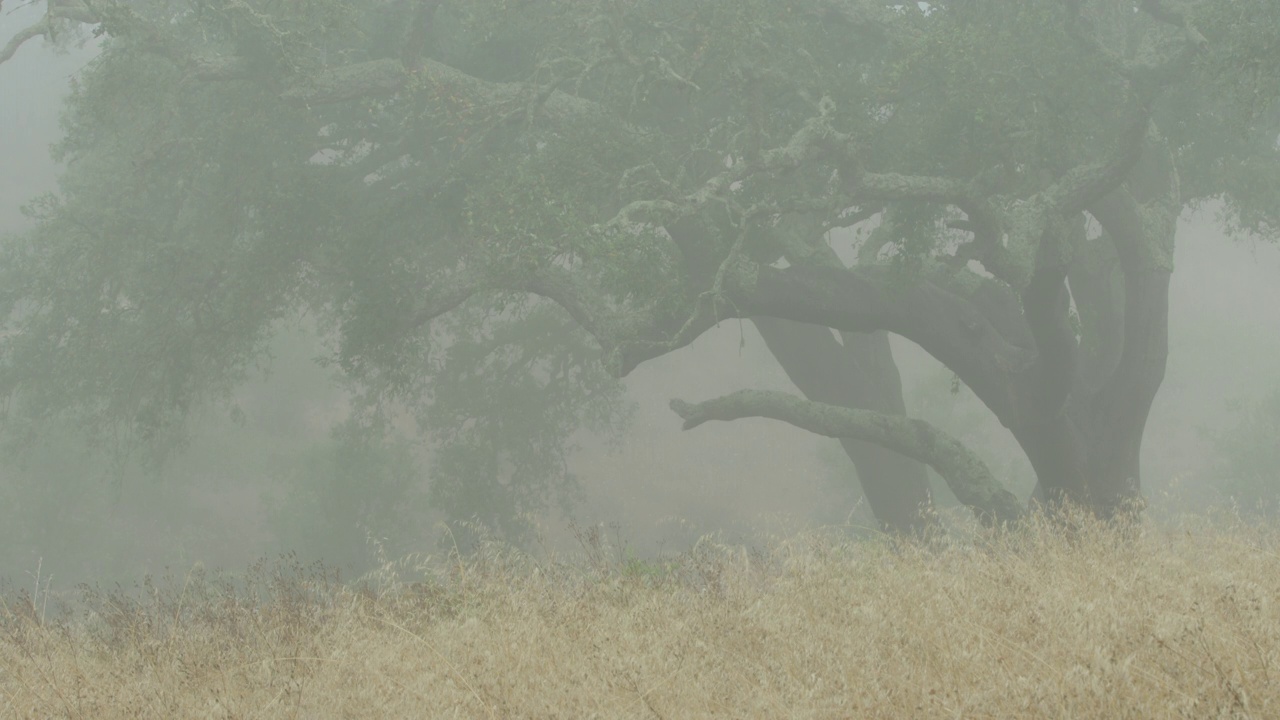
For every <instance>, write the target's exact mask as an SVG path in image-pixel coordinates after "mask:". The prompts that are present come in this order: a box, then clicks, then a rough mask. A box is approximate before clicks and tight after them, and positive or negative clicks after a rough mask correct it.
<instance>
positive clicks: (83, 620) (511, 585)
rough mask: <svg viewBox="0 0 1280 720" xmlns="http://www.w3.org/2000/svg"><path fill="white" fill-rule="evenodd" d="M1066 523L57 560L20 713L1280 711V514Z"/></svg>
mask: <svg viewBox="0 0 1280 720" xmlns="http://www.w3.org/2000/svg"><path fill="white" fill-rule="evenodd" d="M1055 522H1060V521H1055ZM1048 523H1049V521H1046V520H1033V521H1030V522H1028V523H1027V524H1026V525H1025V526H1024V527H1022V528H1020V529H1019V530H1017V531H1015V532H1011V533H1006V534H1004V535H995V534H992V533H991V532H989V531H985V530H977V529H973V528H969V529H968V530H966V531H964V532H962V533H961V532H953V533H952V534H951V535H949V536H948V537H947V539H944V540H940V541H935V542H933V543H931V544H922V543H920V542H898V541H890V540H888V539H884V538H881V539H871V540H860V541H850V540H848V539H844V538H843V537H838V536H836V535H834V534H831V533H809V534H804V535H800V536H793V537H789V538H774V539H772V540H770V541H768V542H763V541H762V543H761V544H760V545H758V546H756V547H754V548H752V547H747V546H735V545H729V544H725V543H722V542H719V541H717V540H716V539H714V538H711V537H708V538H704V539H703V540H702V541H701V542H699V543H698V544H697V546H696V547H695V548H694V549H693V550H692V551H691V552H688V553H685V554H683V555H680V556H678V557H673V558H670V559H668V560H664V561H645V560H640V559H637V558H634V557H629V556H628V555H627V554H626V553H625V552H620V551H618V549H617V548H616V547H614V546H613V545H611V543H610V542H609V539H608V538H607V537H606V534H604V533H600V532H597V531H595V530H593V529H587V530H584V531H582V532H581V534H580V540H581V544H582V552H581V553H580V554H579V555H578V556H576V557H573V558H568V557H558V556H555V555H553V554H550V553H544V554H543V555H542V556H538V555H537V554H536V553H535V554H525V553H521V552H518V551H515V550H512V549H510V548H509V547H505V546H502V545H499V544H497V543H496V542H495V543H492V544H489V545H487V546H484V547H483V549H482V550H481V551H479V552H477V553H474V554H469V555H467V556H466V557H465V558H464V557H461V556H458V555H454V556H451V557H444V558H438V559H431V558H409V559H407V560H404V561H400V562H388V563H386V564H385V565H384V566H383V568H382V569H381V570H380V571H377V572H375V573H373V574H371V575H369V576H366V577H365V578H363V579H362V581H361V582H360V583H358V584H356V585H350V584H342V583H338V582H336V580H335V578H334V577H333V576H331V575H329V574H327V573H326V572H325V570H324V569H323V568H321V567H318V566H304V565H302V564H300V563H296V562H293V563H291V562H288V561H285V562H282V563H277V564H275V565H267V564H261V565H258V566H255V567H254V568H251V569H250V571H249V572H248V573H246V574H245V575H243V576H241V577H238V578H230V577H223V576H215V575H212V574H205V573H203V572H201V571H200V570H199V569H197V570H195V571H192V572H191V573H189V574H186V575H185V576H182V575H180V576H175V577H171V578H168V579H166V580H163V581H156V582H148V583H145V584H144V585H143V586H142V587H141V588H138V589H137V590H138V591H137V592H135V591H130V590H124V589H120V588H117V589H115V590H113V591H103V590H101V589H89V588H82V589H81V591H80V593H79V596H78V597H77V598H76V599H74V600H70V599H67V598H59V597H49V596H48V595H47V594H46V593H43V592H42V590H41V588H40V586H39V583H38V580H37V582H36V584H35V590H34V592H32V591H31V590H30V589H28V590H26V591H21V590H15V589H13V588H10V589H9V590H8V591H6V593H5V595H4V597H5V602H4V605H3V607H2V608H0V716H4V717H37V716H39V717H55V716H56V717H68V718H171V717H221V718H248V717H263V716H268V717H306V718H327V717H334V718H360V717H475V718H487V717H501V718H517V717H529V718H534V717H582V718H587V717H664V718H677V717H679V718H691V717H867V718H871V717H885V718H902V717H918V718H927V717H947V718H952V717H1107V718H1124V717H1141V718H1163V717H1195V718H1208V717H1241V718H1244V717H1257V718H1262V717H1275V716H1276V713H1277V708H1280V683H1276V682H1275V677H1274V675H1275V673H1276V672H1277V669H1276V664H1277V662H1280V606H1277V605H1276V602H1275V598H1277V597H1280V554H1278V552H1277V550H1278V547H1280V534H1277V533H1276V531H1275V530H1272V529H1261V528H1260V527H1259V526H1255V525H1249V524H1246V523H1242V522H1238V521H1235V520H1232V519H1231V518H1219V519H1216V520H1212V521H1211V520H1205V519H1204V518H1198V519H1191V518H1188V519H1184V520H1183V521H1181V522H1179V523H1174V524H1172V525H1167V526H1157V525H1155V524H1154V523H1153V522H1152V521H1150V520H1145V521H1138V522H1135V523H1130V524H1128V525H1123V526H1116V525H1114V524H1112V525H1105V524H1102V523H1100V522H1099V521H1096V520H1092V519H1088V518H1083V517H1076V518H1069V519H1068V520H1067V523H1068V525H1069V526H1070V527H1069V528H1068V529H1067V531H1065V532H1064V531H1063V527H1062V526H1061V525H1060V524H1054V525H1052V526H1051V525H1049V524H1048Z"/></svg>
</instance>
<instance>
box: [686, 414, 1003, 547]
mask: <svg viewBox="0 0 1280 720" xmlns="http://www.w3.org/2000/svg"><path fill="white" fill-rule="evenodd" d="M671 409H672V410H674V411H675V412H676V414H677V415H679V416H680V417H681V418H683V419H684V421H685V422H684V429H686V430H691V429H693V428H695V427H697V426H699V425H701V424H702V423H705V422H707V421H709V420H725V421H728V420H737V419H739V418H745V417H767V418H773V419H775V420H781V421H783V422H787V423H791V424H792V425H795V426H796V427H799V428H802V429H805V430H808V431H810V432H814V433H818V434H820V435H826V436H827V437H835V438H840V437H850V438H858V439H861V440H868V441H870V442H874V443H876V444H878V445H883V446H885V447H887V448H891V449H893V450H895V451H897V452H900V453H903V454H905V455H910V456H911V457H914V458H916V459H918V460H920V461H921V462H925V463H928V464H929V466H930V467H932V468H933V469H935V470H937V471H938V474H939V475H941V476H942V478H943V480H945V481H946V482H947V486H948V487H950V488H951V491H952V492H954V493H955V495H956V497H957V498H959V499H960V502H962V503H964V504H965V505H967V506H969V507H970V508H971V509H973V511H974V513H975V514H976V515H977V516H978V518H979V519H980V520H982V522H983V523H985V524H987V525H998V524H1001V523H1009V522H1014V521H1016V520H1018V519H1019V518H1020V517H1022V513H1023V508H1022V505H1021V504H1020V503H1019V502H1018V499H1017V498H1016V497H1015V496H1014V495H1013V493H1011V492H1009V491H1008V490H1006V489H1004V488H1003V487H1001V486H1000V483H998V482H996V480H995V478H994V477H992V475H991V471H990V470H989V469H987V466H986V464H985V463H983V462H982V460H981V459H980V458H979V457H978V456H977V455H975V454H974V453H973V451H972V450H970V449H969V448H967V447H965V446H964V444H963V443H961V442H960V441H958V440H956V439H955V438H953V437H951V436H950V435H947V434H946V433H943V432H941V431H939V430H938V429H937V428H935V427H933V426H932V425H930V424H929V423H927V422H925V421H923V420H915V419H911V418H905V417H900V416H896V415H886V414H884V413H877V412H872V411H870V410H850V409H849V408H842V407H836V406H835V405H827V404H825V403H816V402H812V401H806V400H802V399H800V398H798V397H795V396H792V395H788V394H787V393H780V392H774V391H767V390H740V391H738V392H736V393H732V394H730V395H726V396H724V397H720V398H716V399H714V400H707V401H705V402H701V403H698V404H696V405H692V404H689V403H687V402H684V401H681V400H672V401H671Z"/></svg>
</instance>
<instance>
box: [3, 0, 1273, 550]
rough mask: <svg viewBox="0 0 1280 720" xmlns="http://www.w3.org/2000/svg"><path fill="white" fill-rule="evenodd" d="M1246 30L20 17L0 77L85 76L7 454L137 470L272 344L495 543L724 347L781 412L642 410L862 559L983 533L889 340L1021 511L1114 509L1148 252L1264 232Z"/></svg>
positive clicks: (935, 20)
mask: <svg viewBox="0 0 1280 720" xmlns="http://www.w3.org/2000/svg"><path fill="white" fill-rule="evenodd" d="M1277 14H1278V11H1277V10H1276V8H1275V7H1273V4H1271V3H1265V2H1257V3H1239V2H1229V1H1227V0H1196V1H1189V2H1178V3H1173V2H1161V1H1160V0H1142V1H1141V2H1129V3H1117V2H1113V1H1111V0H1033V1H1030V2H1019V3H1007V2H997V1H995V0H976V1H972V2H963V3H961V2H936V3H929V4H921V5H910V4H908V5H888V4H883V3H878V2H875V1H874V0H795V1H793V2H778V1H777V0H653V1H651V2H631V1H629V0H592V1H587V2H584V1H582V0H538V1H537V2H531V1H520V0H467V1H466V2H462V1H460V0H390V1H387V0H303V1H300V2H292V3H279V2H275V1H274V0H168V1H163V2H162V1H160V0H105V1H103V0H95V1H94V2H83V3H78V2H75V1H74V0H57V1H53V0H51V2H50V3H49V10H48V13H47V15H46V17H45V19H44V20H42V21H41V23H39V24H37V25H36V26H33V27H32V28H29V29H27V30H25V31H23V32H22V33H20V34H19V35H18V36H17V37H15V38H14V39H13V40H12V41H10V42H9V44H8V45H7V46H6V47H5V48H4V49H3V50H0V62H3V61H4V60H6V59H8V58H9V57H11V56H12V55H13V54H14V52H16V51H17V50H18V49H19V47H20V46H21V45H22V43H23V42H25V41H26V40H28V39H30V38H32V37H36V36H38V35H45V36H46V37H49V36H53V35H55V34H56V33H62V32H75V31H76V29H77V28H92V32H93V33H95V34H96V35H99V36H101V38H102V51H101V54H100V55H99V56H98V57H97V59H96V60H95V61H94V62H93V63H92V65H91V66H89V67H88V68H86V69H85V70H84V72H82V73H80V75H79V76H78V77H77V78H76V79H75V80H74V82H73V87H72V93H71V96H70V98H69V100H68V105H67V110H66V114H65V120H64V125H65V131H66V137H65V139H64V140H63V141H62V142H61V143H60V144H59V145H58V146H57V148H56V155H57V158H58V159H59V160H60V161H61V162H63V163H65V166H66V170H65V171H64V173H63V175H62V181H61V185H60V188H59V191H58V192H57V193H56V194H52V195H49V196H47V197H44V198H41V199H40V200H39V201H37V202H36V203H34V204H33V205H32V206H31V207H30V210H29V211H30V213H31V214H32V216H33V218H34V219H35V220H36V224H35V227H34V229H33V230H31V231H30V232H27V233H25V234H23V235H21V236H17V237H11V238H9V239H7V240H6V242H5V244H4V246H3V257H2V258H0V273H3V276H2V277H0V288H2V290H0V293H2V294H0V317H2V318H4V323H5V327H4V331H3V340H2V341H0V392H3V393H4V394H5V395H7V396H8V397H9V398H10V399H11V402H10V405H9V411H8V416H7V420H8V424H9V426H10V427H11V428H15V429H19V430H21V429H30V428H36V427H38V426H39V423H41V422H43V421H46V420H48V419H50V418H54V417H71V418H75V419H76V420H78V421H80V422H82V423H84V425H85V427H87V428H90V429H96V430H98V431H101V432H104V433H111V434H113V436H119V435H121V434H122V436H123V437H125V438H126V439H131V440H143V441H145V440H147V439H152V438H155V437H156V436H157V435H159V434H163V433H165V432H167V431H168V430H170V429H172V428H173V427H175V426H176V425H180V423H181V420H182V418H184V417H185V416H186V415H187V414H188V413H189V411H190V410H191V409H192V408H193V407H194V406H196V405H198V404H201V403H206V402H209V401H216V400H218V399H220V398H226V397H227V396H228V394H229V393H230V391H231V389H232V388H234V387H235V385H236V384H237V383H238V382H240V381H241V380H242V379H243V377H244V376H245V374H246V373H247V372H249V371H251V370H252V369H253V368H254V367H256V366H257V365H258V364H260V363H261V362H263V361H264V359H265V358H264V349H265V347H266V342H267V340H268V339H269V338H270V336H271V335H272V333H273V332H274V331H275V329H277V328H278V327H279V324H280V323H281V322H285V321H287V320H289V319H290V318H296V317H297V316H298V315H299V314H302V313H305V314H308V315H309V316H312V317H315V318H318V319H319V321H320V322H321V325H322V327H323V328H325V330H326V332H327V333H329V335H330V337H331V338H332V342H333V356H332V358H331V359H332V361H333V362H334V363H335V364H336V366H337V367H338V368H340V370H341V371H342V373H343V374H344V376H345V377H346V378H347V379H348V380H349V381H350V382H351V383H352V387H353V388H356V389H357V390H358V391H359V393H360V397H361V399H362V401H363V405H362V407H364V408H367V409H369V410H370V412H371V413H372V414H374V415H376V413H377V411H378V409H379V408H383V407H386V406H387V405H388V404H389V403H400V404H404V405H407V406H410V407H413V408H416V409H417V410H419V413H418V416H419V419H420V421H421V423H422V427H423V428H424V430H425V431H427V432H428V433H429V434H430V436H431V437H432V438H433V439H434V441H435V442H437V443H439V445H440V450H441V454H440V455H439V456H438V458H437V462H436V464H435V472H436V473H437V478H436V485H437V488H439V489H440V490H439V493H438V494H437V500H438V501H439V502H441V503H444V504H447V505H448V504H451V505H450V506H451V507H453V508H455V509H459V510H462V509H469V510H470V511H472V512H484V508H487V507H492V506H493V504H494V503H498V504H502V503H506V504H508V506H509V511H507V512H505V513H504V515H505V516H510V517H514V516H516V515H518V514H519V512H521V511H523V510H527V509H529V508H535V507H540V506H541V504H542V503H544V502H545V501H546V499H547V498H548V497H553V496H557V494H558V495H560V496H563V495H564V494H565V492H567V489H568V488H569V485H567V484H566V483H567V482H568V481H569V480H571V478H570V476H569V475H568V473H567V471H566V470H565V469H564V461H563V455H562V450H563V447H564V446H565V443H566V442H567V441H568V438H569V436H570V435H571V434H572V433H573V431H574V430H575V429H576V428H577V427H579V426H580V425H581V424H582V423H583V422H584V419H585V421H586V422H589V423H590V424H592V425H594V426H601V425H607V424H608V423H609V422H612V421H615V420H616V419H617V418H618V417H620V414H621V412H622V410H623V408H622V404H621V401H620V396H619V394H618V389H617V385H616V383H614V382H613V381H612V380H611V378H615V377H621V376H625V375H626V374H627V373H628V372H630V371H631V370H632V369H634V368H635V367H637V366H638V365H640V364H642V363H644V362H646V361H647V360H650V359H653V358H655V357H658V356H661V355H664V354H666V353H669V352H671V351H673V350H675V349H678V348H681V347H683V346H685V345H687V344H689V343H690V342H692V341H693V340H694V339H695V338H697V337H698V336H699V335H701V334H702V333H704V332H705V331H707V330H708V329H710V328H712V327H714V326H715V325H716V324H718V323H720V322H722V321H724V320H726V319H730V318H744V319H750V320H752V321H753V322H756V324H757V326H758V327H760V329H761V332H762V333H763V334H764V336H765V339H766V341H767V342H768V344H769V347H770V349H771V350H772V351H773V353H774V354H775V356H777V357H778V359H779V361H780V362H781V363H782V365H783V367H784V368H785V369H786V370H787V372H788V374H789V375H790V376H791V377H792V379H793V380H794V381H795V382H796V385H797V387H798V388H799V389H800V390H801V392H802V393H803V394H804V396H805V398H803V399H802V398H799V397H791V396H782V395H780V394H777V393H766V392H743V393H738V394H734V395H730V396H727V397H725V398H719V399H710V400H707V401H706V402H703V403H691V402H687V401H685V400H677V401H674V402H673V403H672V407H673V410H674V411H675V412H676V413H678V414H679V415H680V416H681V417H682V418H683V419H684V420H685V422H686V427H689V428H692V427H694V426H696V425H698V424H700V423H701V422H705V421H707V420H711V419H721V420H730V419H733V418H738V417H746V416H765V417H772V418H776V419H779V420H782V421H785V422H790V423H793V424H796V425H798V426H800V427H803V428H806V429H809V430H811V431H814V432H818V433H821V434H826V435H830V436H833V437H839V438H842V439H844V440H846V441H847V442H846V445H845V447H846V450H847V451H848V452H849V454H850V456H851V457H852V458H853V459H854V461H855V462H856V463H857V462H859V460H862V461H863V463H865V464H863V463H859V466H858V468H859V476H860V479H861V480H862V482H863V484H864V486H865V487H866V488H867V492H868V496H869V498H870V499H871V501H872V506H873V509H875V511H876V513H877V515H878V516H880V517H881V519H882V520H884V521H885V522H886V524H888V525H891V526H895V527H914V526H918V525H920V524H922V523H926V522H927V520H926V519H925V515H924V514H921V513H920V509H921V508H920V506H921V505H922V504H927V502H928V494H927V486H926V485H925V484H924V479H923V470H921V469H920V467H921V466H919V465H918V463H917V461H919V462H923V463H927V464H929V465H931V466H932V467H934V468H935V469H937V470H938V471H939V473H940V474H941V475H942V476H943V477H944V479H946V480H947V481H948V483H949V484H950V485H951V487H952V488H953V489H954V490H955V492H956V495H957V497H959V498H961V500H962V501H963V502H965V503H966V504H968V505H970V506H972V507H973V508H974V510H975V511H976V512H977V513H978V515H979V516H980V517H982V518H984V519H985V520H987V521H1000V520H1010V519H1013V518H1016V517H1017V516H1018V515H1019V514H1020V513H1021V512H1022V504H1021V503H1019V502H1018V500H1017V499H1016V498H1014V497H1013V496H1012V495H1011V494H1010V493H1009V492H1008V491H1007V490H1005V489H1004V488H1002V487H1001V486H1000V484H999V483H998V482H997V480H996V479H995V478H994V477H993V476H992V474H991V472H990V471H989V470H987V468H986V466H985V465H984V464H983V461H982V460H981V459H980V458H978V457H977V456H976V455H974V454H973V453H972V452H970V451H969V450H968V449H967V448H965V447H964V446H963V445H962V444H960V443H958V442H957V441H955V440H954V439H952V438H949V437H947V436H945V434H943V433H941V432H940V431H939V430H937V429H936V428H933V427H931V426H929V425H928V424H927V423H925V422H923V421H921V420H919V419H910V418H906V417H904V415H903V406H902V400H901V389H900V385H899V380H898V376H897V370H896V368H895V367H894V364H893V360H892V357H891V355H890V354H889V349H888V345H887V340H886V335H885V334H886V333H895V334H898V335H901V336H903V337H905V338H907V339H909V340H912V341H914V342H915V343H917V344H918V345H920V346H921V347H922V348H924V349H925V350H926V351H928V352H929V353H930V354H932V355H933V356H934V357H935V358H937V359H938V360H939V361H941V362H942V363H943V364H945V365H946V366H947V367H948V368H949V369H951V370H952V371H953V372H954V373H955V374H956V376H957V377H958V378H959V380H960V381H961V382H963V383H965V384H966V385H967V386H968V387H969V388H971V389H972V390H973V392H974V393H975V394H976V395H977V397H978V398H980V399H981V400H982V402H983V403H984V404H985V405H986V406H987V407H988V408H989V409H990V410H991V412H992V413H993V414H994V415H995V417H996V418H997V419H998V420H999V421H1000V422H1001V423H1002V424H1003V425H1004V426H1006V427H1008V428H1009V429H1010V430H1011V431H1012V433H1013V435H1014V437H1015V438H1016V439H1017V441H1018V442H1019V444H1020V445H1021V447H1022V448H1023V450H1024V451H1025V452H1026V454H1027V456H1028V458H1029V459H1030V460H1031V463H1032V466H1033V467H1034V468H1035V471H1036V474H1037V477H1038V480H1039V484H1040V488H1041V491H1042V493H1043V496H1044V497H1045V498H1046V499H1047V500H1048V501H1050V502H1058V501H1062V500H1073V501H1076V502H1079V503H1082V504H1084V505H1086V506H1088V507H1090V508H1092V509H1094V510H1095V511H1096V512H1098V513H1100V514H1103V515H1109V514H1111V513H1113V512H1115V511H1116V510H1117V509H1118V508H1120V507H1122V506H1125V505H1127V504H1129V503H1131V502H1133V501H1135V500H1137V499H1139V498H1140V483H1139V478H1140V469H1139V450H1140V447H1141V440H1142V434H1143V431H1144V428H1145V423H1146V418H1147V414H1148V411H1149V409H1150V406H1151V402H1152V400H1153V398H1154V396H1155V394H1156V391H1157V390H1158V388H1159V386H1160V382H1161V380H1162V378H1163V374H1164V366H1165V360H1166V356H1167V352H1168V341H1167V324H1168V317H1167V313H1168V283H1169V277H1170V274H1171V272H1172V271H1173V268H1174V240H1175V230H1176V222H1177V219H1178V217H1179V215H1180V213H1181V212H1182V211H1183V209H1184V208H1187V207H1189V206H1194V205H1196V204H1198V203H1204V202H1208V201H1220V202H1222V203H1223V205H1222V207H1223V208H1224V213H1223V214H1224V218H1225V219H1226V221H1227V226H1228V227H1229V228H1230V229H1232V230H1234V231H1237V232H1248V233H1255V234H1261V235H1265V236H1274V233H1275V232H1276V231H1277V230H1278V229H1280V224H1277V222H1276V215H1277V210H1278V209H1280V204H1278V203H1277V199H1278V198H1280V196H1278V195H1277V188H1280V184H1278V181H1280V163H1278V162H1277V160H1280V157H1278V156H1277V147H1276V142H1275V140H1276V136H1277V127H1278V126H1280V122H1278V121H1280V116H1278V114H1277V111H1276V107H1275V102H1274V100H1275V96H1276V91H1277V87H1278V84H1280V77H1278V76H1277V75H1276V73H1275V68H1276V67H1280V63H1277V62H1275V60H1276V58H1277V55H1278V51H1277V41H1276V38H1277V37H1278V36H1280V35H1278V34H1277V33H1276V32H1271V31H1273V30H1275V29H1276V28H1277V27H1280V20H1278V19H1277ZM844 228H857V229H859V230H862V231H864V232H862V233H861V234H860V236H859V238H860V241H859V243H858V246H857V257H856V261H851V258H849V257H842V256H841V255H840V254H839V253H838V252H836V251H835V250H834V249H833V247H832V245H831V237H832V233H833V232H839V231H841V229H844ZM832 331H835V334H838V335H839V336H840V339H839V340H837V339H836V336H835V334H833V333H832ZM886 448H887V450H886ZM885 452H887V453H888V455H887V456H875V453H885ZM872 457H879V459H878V460H876V461H875V462H872V461H871V460H870V458H872ZM904 458H905V459H904ZM894 463H897V464H896V465H895V464H894ZM557 488H558V489H559V490H557Z"/></svg>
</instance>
